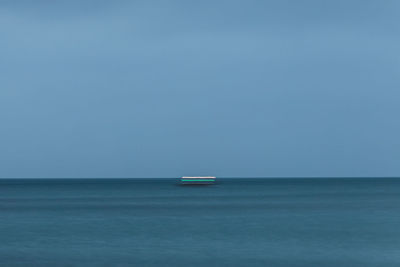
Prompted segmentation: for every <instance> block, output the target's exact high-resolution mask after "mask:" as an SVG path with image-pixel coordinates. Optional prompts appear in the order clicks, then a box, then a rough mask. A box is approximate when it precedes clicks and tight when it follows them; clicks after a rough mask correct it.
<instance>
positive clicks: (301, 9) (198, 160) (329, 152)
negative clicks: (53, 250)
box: [0, 0, 400, 178]
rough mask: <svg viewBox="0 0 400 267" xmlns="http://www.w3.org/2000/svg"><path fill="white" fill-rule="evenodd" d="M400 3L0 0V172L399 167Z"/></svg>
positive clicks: (390, 172)
mask: <svg viewBox="0 0 400 267" xmlns="http://www.w3.org/2000/svg"><path fill="white" fill-rule="evenodd" d="M399 48H400V2H399V1H397V0H385V1H380V0H374V1H371V0H335V1H320V0H303V1H297V0H270V1H268V0H260V1H257V0H246V1H245V0H241V1H238V0H229V1H228V0H226V1H225V0H212V1H211V0H204V1H184V0H180V1H178V0H170V1H161V0H160V1H155V0H154V1H149V0H146V1H145V0H142V1H122V0H116V1H101V0H96V1H94V0H86V1H77V0H69V1H59V0H58V1H57V0H56V1H44V0H38V1H28V0H20V1H11V0H1V1H0V178H62V177H71V178H78V177H179V176H184V175H187V176H193V175H213V176H217V177H353V176H356V177H377V176H378V177H383V176H400V119H399V116H400V104H399V103H400V75H399V74H400V50H399Z"/></svg>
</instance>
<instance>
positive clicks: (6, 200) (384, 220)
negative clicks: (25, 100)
mask: <svg viewBox="0 0 400 267" xmlns="http://www.w3.org/2000/svg"><path fill="white" fill-rule="evenodd" d="M219 181H220V182H219V183H218V184H217V185H213V186H178V185H176V180H174V179H147V180H144V179H73V180H67V179H54V180H46V179H29V180H28V179H25V180H22V179H18V180H12V179H2V180H0V266H7V267H8V266H10V267H13V266H208V267H210V266H272V267H280V266H290V267H292V266H293V267H296V266H322V267H323V266H332V267H337V266H349V267H350V266H351V267H356V266H363V267H368V266H379V267H383V266H385V267H391V266H396V267H398V266H400V179H387V178H385V179H384V178H377V179H372V178H368V179H224V180H219Z"/></svg>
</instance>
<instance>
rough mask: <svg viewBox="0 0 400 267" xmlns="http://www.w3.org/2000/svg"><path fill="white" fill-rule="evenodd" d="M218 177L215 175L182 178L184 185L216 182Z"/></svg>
mask: <svg viewBox="0 0 400 267" xmlns="http://www.w3.org/2000/svg"><path fill="white" fill-rule="evenodd" d="M215 179H216V177H214V176H184V177H182V178H181V184H184V185H204V184H205V185H207V184H214V183H215Z"/></svg>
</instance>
